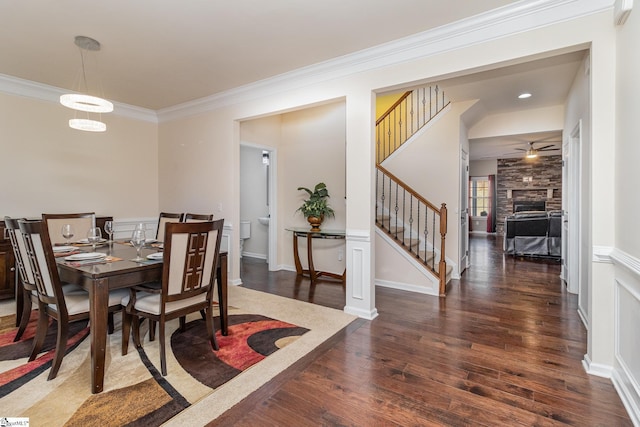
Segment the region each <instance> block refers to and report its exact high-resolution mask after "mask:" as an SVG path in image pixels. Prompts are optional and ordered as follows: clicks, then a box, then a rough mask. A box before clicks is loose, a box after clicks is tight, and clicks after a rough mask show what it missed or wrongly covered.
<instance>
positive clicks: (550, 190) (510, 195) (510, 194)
mask: <svg viewBox="0 0 640 427" xmlns="http://www.w3.org/2000/svg"><path fill="white" fill-rule="evenodd" d="M556 189H557V188H555V187H519V188H508V189H507V199H513V192H514V191H546V192H547V199H553V190H556Z"/></svg>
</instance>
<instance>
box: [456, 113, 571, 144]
mask: <svg viewBox="0 0 640 427" xmlns="http://www.w3.org/2000/svg"><path fill="white" fill-rule="evenodd" d="M563 118H564V108H563V106H562V105H556V106H553V107H544V108H534V109H529V110H525V111H510V112H506V113H500V114H492V115H490V116H486V117H484V118H483V119H482V120H480V121H479V122H478V123H477V124H475V125H473V126H472V127H471V129H469V138H470V139H476V138H487V137H495V136H503V135H518V134H525V133H533V132H547V131H550V130H560V129H562V125H563Z"/></svg>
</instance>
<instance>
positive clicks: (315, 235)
mask: <svg viewBox="0 0 640 427" xmlns="http://www.w3.org/2000/svg"><path fill="white" fill-rule="evenodd" d="M286 230H287V231H291V232H292V233H293V258H294V260H295V263H296V273H298V276H309V278H310V279H311V283H314V282H315V281H316V280H317V279H318V278H320V277H321V276H326V277H330V278H332V279H337V280H340V282H341V283H342V284H343V285H344V284H345V282H346V270H345V271H344V272H343V273H342V274H336V273H330V272H328V271H318V270H316V269H315V268H314V266H313V244H312V242H313V239H344V238H345V237H346V235H345V232H344V230H320V231H314V232H312V231H311V230H310V229H309V228H308V227H307V228H302V227H300V228H298V227H290V228H287V229H286ZM298 237H303V238H306V239H307V262H308V266H309V268H308V269H306V270H305V269H303V268H302V264H301V263H300V254H299V252H298Z"/></svg>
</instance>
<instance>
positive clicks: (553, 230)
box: [504, 211, 562, 258]
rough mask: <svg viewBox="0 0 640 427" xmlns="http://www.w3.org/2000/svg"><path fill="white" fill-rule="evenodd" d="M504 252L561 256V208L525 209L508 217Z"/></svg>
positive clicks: (505, 227)
mask: <svg viewBox="0 0 640 427" xmlns="http://www.w3.org/2000/svg"><path fill="white" fill-rule="evenodd" d="M504 230H505V232H504V252H505V253H506V254H509V255H524V256H541V257H553V258H560V257H561V255H562V234H561V233H562V211H549V212H540V211H533V212H531V211H524V212H516V213H514V214H513V215H509V216H507V217H506V218H505V225H504Z"/></svg>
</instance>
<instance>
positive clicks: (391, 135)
mask: <svg viewBox="0 0 640 427" xmlns="http://www.w3.org/2000/svg"><path fill="white" fill-rule="evenodd" d="M447 105H449V100H448V99H447V98H446V97H445V94H444V91H441V90H440V89H439V88H438V86H437V85H436V86H427V87H421V88H418V89H414V90H412V91H408V92H405V93H404V94H403V95H402V96H401V97H400V99H399V100H398V101H396V102H395V103H394V104H393V105H392V106H391V107H390V108H389V109H388V110H387V111H386V112H385V113H384V114H383V115H382V116H381V117H380V118H379V119H378V120H377V121H376V144H377V150H376V153H377V154H376V156H377V158H376V163H382V161H383V160H384V159H386V158H387V157H389V156H390V155H391V154H392V153H393V152H394V151H396V150H397V149H398V148H400V146H401V145H402V144H404V143H405V142H406V141H407V140H408V139H409V138H411V136H412V135H413V134H415V133H416V132H418V130H420V129H421V128H422V127H423V126H424V125H425V124H427V123H429V121H431V119H433V118H434V117H435V116H436V115H437V114H438V113H439V112H440V111H442V110H443V109H444V108H445V107H446V106H447Z"/></svg>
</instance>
